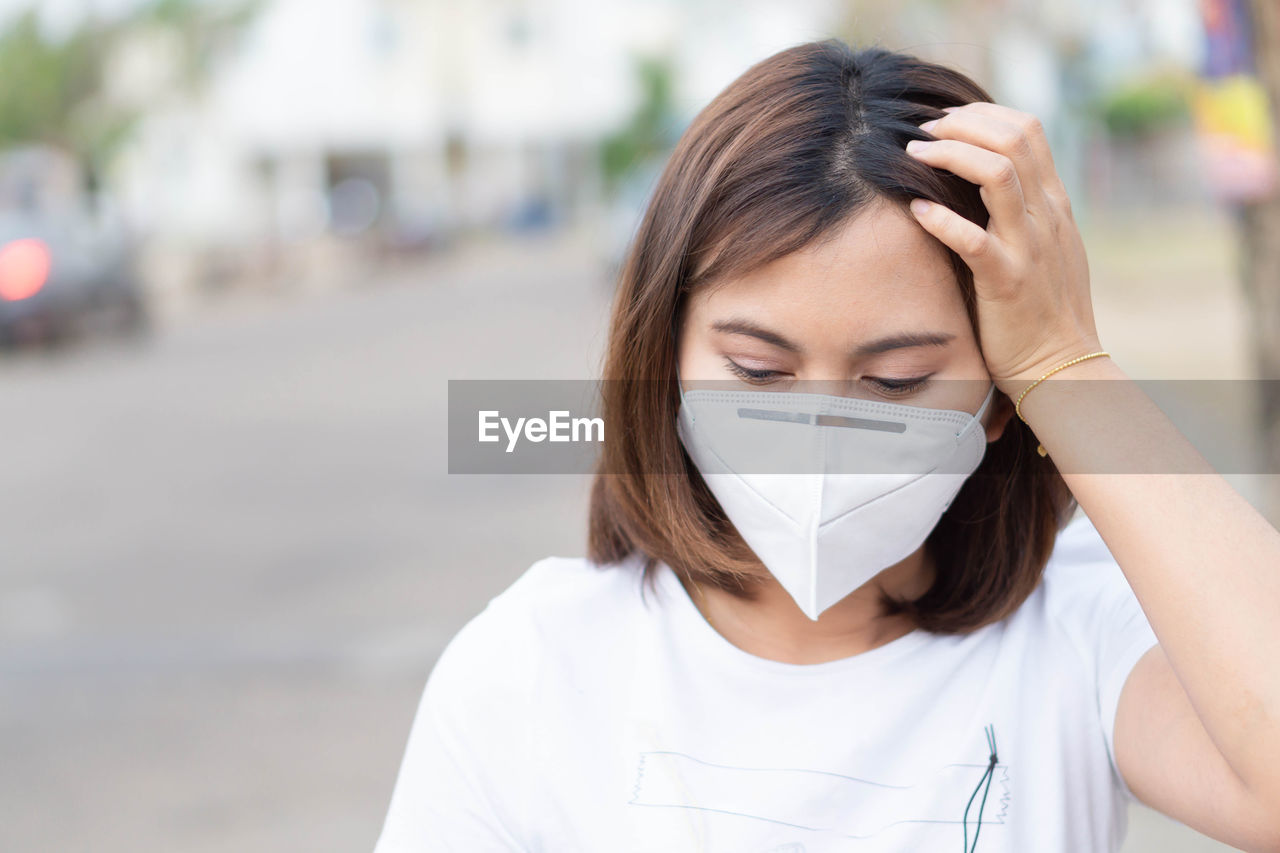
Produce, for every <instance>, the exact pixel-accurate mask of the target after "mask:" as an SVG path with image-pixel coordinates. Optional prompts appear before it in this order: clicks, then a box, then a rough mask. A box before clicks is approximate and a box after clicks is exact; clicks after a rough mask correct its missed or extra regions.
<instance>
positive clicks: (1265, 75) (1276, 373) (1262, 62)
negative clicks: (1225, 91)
mask: <svg viewBox="0 0 1280 853" xmlns="http://www.w3.org/2000/svg"><path fill="white" fill-rule="evenodd" d="M1251 6H1252V8H1251V10H1250V11H1251V12H1252V16H1253V48H1254V57H1255V61H1256V64H1257V73H1258V77H1259V79H1260V80H1261V81H1262V84H1263V86H1264V87H1265V88H1266V90H1267V93H1268V95H1269V100H1270V104H1271V118H1272V126H1273V127H1275V128H1277V129H1280V3H1277V2H1276V0H1251ZM1276 137H1277V138H1280V134H1276ZM1277 156H1280V150H1277ZM1241 214H1242V215H1241V217H1240V222H1241V228H1242V238H1243V249H1244V252H1243V259H1242V266H1243V273H1244V285H1245V293H1246V294H1247V298H1248V300H1249V308H1250V314H1251V316H1252V317H1253V322H1254V324H1255V325H1254V347H1255V359H1256V364H1257V369H1258V375H1259V378H1261V379H1266V380H1274V381H1271V382H1264V383H1263V389H1264V390H1263V395H1262V396H1263V399H1262V417H1263V441H1264V447H1265V451H1266V452H1267V453H1268V454H1269V459H1268V466H1267V468H1266V470H1268V471H1272V472H1274V471H1277V470H1280V195H1274V194H1273V195H1272V197H1271V198H1268V199H1263V200H1260V201H1256V202H1252V203H1249V204H1245V205H1244V206H1243V210H1242V211H1241ZM1272 492H1273V493H1272V498H1271V500H1272V506H1271V507H1270V509H1271V517H1272V519H1273V520H1280V494H1277V492H1280V489H1273V490H1272Z"/></svg>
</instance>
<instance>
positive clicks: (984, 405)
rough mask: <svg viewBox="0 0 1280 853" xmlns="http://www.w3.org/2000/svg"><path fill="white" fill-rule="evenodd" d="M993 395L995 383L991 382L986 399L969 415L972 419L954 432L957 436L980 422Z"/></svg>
mask: <svg viewBox="0 0 1280 853" xmlns="http://www.w3.org/2000/svg"><path fill="white" fill-rule="evenodd" d="M995 396H996V383H994V382H992V383H991V387H990V388H988V389H987V396H986V399H984V400H983V401H982V405H981V406H979V407H978V411H977V412H975V413H974V414H972V415H970V418H972V420H970V421H969V423H967V424H965V426H964V429H962V430H960V432H958V433H956V435H957V436H962V435H964V434H965V433H967V432H968V431H969V430H971V429H974V428H975V425H976V424H981V423H982V416H983V415H985V414H986V413H987V407H988V406H990V405H991V401H992V400H993V399H994V398H995Z"/></svg>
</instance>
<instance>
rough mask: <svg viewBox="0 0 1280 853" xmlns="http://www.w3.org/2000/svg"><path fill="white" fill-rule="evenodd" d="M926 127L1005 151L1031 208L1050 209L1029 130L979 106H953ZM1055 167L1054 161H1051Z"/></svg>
mask: <svg viewBox="0 0 1280 853" xmlns="http://www.w3.org/2000/svg"><path fill="white" fill-rule="evenodd" d="M921 129H922V130H925V131H927V132H929V133H932V134H933V135H934V136H935V137H936V138H938V139H958V140H960V141H961V142H968V143H970V144H971V145H977V146H979V147H981V148H985V149H987V150H989V151H994V152H996V153H997V154H1003V155H1004V156H1006V157H1008V158H1009V159H1010V160H1011V161H1012V162H1013V166H1014V168H1015V169H1017V171H1018V182H1019V184H1020V185H1021V186H1022V194H1023V198H1024V199H1025V200H1026V203H1027V208H1028V209H1029V210H1032V211H1034V210H1036V209H1037V208H1039V209H1042V210H1047V209H1048V207H1049V199H1048V197H1047V196H1046V194H1045V191H1044V187H1043V171H1042V168H1041V165H1040V164H1039V163H1038V162H1037V155H1036V150H1035V147H1034V146H1033V144H1032V142H1031V139H1030V138H1029V136H1028V134H1027V133H1026V132H1025V131H1023V129H1022V128H1020V127H1019V126H1018V125H1016V124H1012V123H1010V122H1008V121H1006V120H1004V119H1003V118H997V117H996V116H993V115H988V114H985V113H982V112H978V111H975V110H953V111H952V112H950V113H948V114H947V115H946V116H944V117H943V118H940V119H937V120H936V121H934V122H926V123H925V125H922V126H921ZM1050 168H1052V164H1050Z"/></svg>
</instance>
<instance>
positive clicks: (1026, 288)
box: [907, 102, 1102, 396]
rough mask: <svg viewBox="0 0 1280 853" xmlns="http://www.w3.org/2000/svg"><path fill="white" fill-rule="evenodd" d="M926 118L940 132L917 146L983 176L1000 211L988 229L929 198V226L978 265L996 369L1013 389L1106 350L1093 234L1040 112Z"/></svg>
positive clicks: (934, 159)
mask: <svg viewBox="0 0 1280 853" xmlns="http://www.w3.org/2000/svg"><path fill="white" fill-rule="evenodd" d="M946 113H947V115H945V116H943V117H942V118H940V119H936V120H935V121H932V122H925V123H924V124H922V125H920V127H921V128H922V129H923V130H925V131H927V132H929V133H932V134H933V136H934V137H935V138H936V141H927V142H917V141H912V142H910V143H908V145H907V152H908V153H910V154H911V155H912V156H913V157H915V158H917V159H918V160H920V161H921V162H923V163H926V164H928V165H930V166H933V167H935V168H938V169H946V170H948V171H950V172H952V173H954V174H956V175H958V176H959V177H961V178H964V179H965V180H967V181H969V182H971V183H974V184H977V185H978V187H979V189H980V193H981V196H982V201H983V203H984V204H985V205H986V208H987V211H988V212H989V213H990V221H989V224H988V226H987V228H986V229H985V230H984V229H982V228H980V227H979V226H978V225H976V224H975V223H973V222H970V221H969V220H968V219H966V218H964V217H963V216H961V215H960V214H958V213H956V212H955V211H953V210H950V209H949V208H947V207H945V206H943V205H940V204H937V203H934V202H927V203H926V204H925V206H924V207H923V209H917V208H918V207H920V200H917V201H915V202H913V203H912V213H913V214H915V217H916V220H917V221H918V222H919V223H920V225H921V226H922V227H923V228H924V229H925V230H926V231H928V232H929V233H930V234H932V235H933V236H934V237H937V238H938V239H939V240H941V241H942V242H943V243H944V244H946V245H947V246H949V247H950V248H951V249H953V250H954V251H955V252H956V253H957V254H958V255H960V257H961V259H963V260H964V262H965V263H966V264H967V265H968V266H969V268H970V269H971V270H972V271H973V278H974V287H975V290H976V292H977V314H978V333H979V336H980V339H981V342H982V355H983V358H984V360H985V361H986V364H987V370H988V372H990V374H991V378H992V379H993V380H994V381H995V383H996V385H997V386H998V387H999V388H1000V390H1001V391H1003V392H1004V393H1006V394H1009V395H1010V396H1015V395H1017V394H1018V393H1019V392H1020V391H1021V390H1022V389H1023V388H1025V387H1026V386H1027V385H1028V384H1029V383H1030V382H1032V381H1034V380H1035V379H1037V378H1039V376H1041V375H1043V374H1044V373H1045V372H1047V371H1048V370H1050V369H1052V368H1054V367H1056V366H1058V365H1059V364H1062V363H1063V362H1065V361H1068V360H1070V359H1072V358H1075V357H1076V356H1080V355H1086V354H1088V353H1091V352H1097V351H1098V350H1100V349H1101V348H1102V347H1101V346H1100V344H1099V341H1098V333H1097V328H1096V326H1095V325H1094V320H1093V306H1092V303H1091V300H1090V298H1089V266H1088V260H1087V258H1086V257H1085V249H1084V241H1083V240H1082V239H1081V237H1080V230H1079V229H1078V228H1077V227H1076V223H1075V220H1074V219H1073V218H1072V215H1071V202H1070V200H1069V199H1068V198H1067V191H1066V188H1065V187H1064V186H1063V183H1062V180H1061V179H1060V178H1059V177H1058V173H1057V170H1056V169H1055V168H1054V165H1053V158H1052V155H1051V154H1050V152H1049V142H1048V140H1047V139H1046V138H1045V134H1044V128H1043V126H1042V125H1041V124H1040V121H1039V120H1038V119H1037V118H1036V117H1035V116H1033V115H1031V114H1029V113H1024V112H1019V111H1018V110H1015V109H1011V108H1009V107H1005V106H1001V105H999V104H990V103H986V102H975V103H971V104H965V105H963V106H958V107H948V108H946Z"/></svg>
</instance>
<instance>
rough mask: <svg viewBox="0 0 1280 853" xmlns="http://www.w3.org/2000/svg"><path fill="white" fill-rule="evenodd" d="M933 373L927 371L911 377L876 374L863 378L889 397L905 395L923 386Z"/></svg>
mask: <svg viewBox="0 0 1280 853" xmlns="http://www.w3.org/2000/svg"><path fill="white" fill-rule="evenodd" d="M932 375H933V374H932V373H927V374H925V375H924V376H915V377H912V378H909V379H882V378H880V377H876V376H866V377H863V378H864V379H865V380H866V381H867V382H869V383H871V385H873V386H874V387H875V389H876V390H877V391H878V392H880V393H881V394H884V395H886V396H889V397H894V396H897V397H905V396H907V395H908V394H912V393H914V392H916V391H918V390H920V389H921V388H923V387H924V385H925V383H926V382H928V381H929V377H930V376H932Z"/></svg>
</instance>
